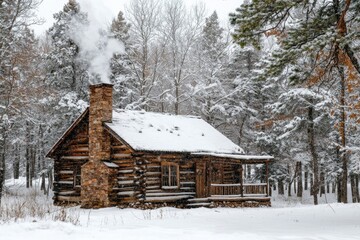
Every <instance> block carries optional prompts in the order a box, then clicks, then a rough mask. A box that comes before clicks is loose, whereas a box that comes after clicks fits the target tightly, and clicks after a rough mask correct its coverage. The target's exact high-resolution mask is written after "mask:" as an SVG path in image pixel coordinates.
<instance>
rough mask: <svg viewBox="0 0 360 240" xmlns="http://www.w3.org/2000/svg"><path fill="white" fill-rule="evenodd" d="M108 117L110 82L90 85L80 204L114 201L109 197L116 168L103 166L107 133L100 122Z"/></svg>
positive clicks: (99, 204)
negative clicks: (86, 157)
mask: <svg viewBox="0 0 360 240" xmlns="http://www.w3.org/2000/svg"><path fill="white" fill-rule="evenodd" d="M111 121H112V84H105V83H102V84H96V85H91V86H90V108H89V161H88V162H87V163H86V164H84V165H83V166H82V167H81V206H82V207H84V208H100V207H108V206H112V205H114V203H112V202H111V201H110V199H109V193H110V192H111V190H112V188H113V186H114V181H115V182H116V174H117V170H116V169H114V168H109V167H107V165H106V164H104V161H109V160H110V152H111V151H110V147H111V143H110V135H109V133H108V132H107V131H106V130H105V129H104V122H111Z"/></svg>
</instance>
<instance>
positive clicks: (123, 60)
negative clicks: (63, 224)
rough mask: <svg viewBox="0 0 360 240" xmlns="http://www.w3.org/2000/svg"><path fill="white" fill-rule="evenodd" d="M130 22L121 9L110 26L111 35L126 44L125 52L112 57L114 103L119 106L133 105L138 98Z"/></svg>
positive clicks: (111, 77)
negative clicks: (132, 67) (133, 68)
mask: <svg viewBox="0 0 360 240" xmlns="http://www.w3.org/2000/svg"><path fill="white" fill-rule="evenodd" d="M129 29H130V24H128V23H127V22H126V20H125V18H124V15H123V13H122V12H121V11H120V12H119V13H118V15H117V17H116V18H115V19H113V21H112V23H111V26H110V36H111V37H113V38H115V39H117V40H119V41H121V42H122V43H123V44H124V45H125V53H117V54H114V56H113V58H112V59H111V76H110V79H111V82H112V83H113V84H114V104H115V105H116V106H117V107H119V108H127V106H129V107H131V103H133V102H134V101H135V100H136V96H135V92H136V89H137V86H136V85H135V84H136V81H135V78H134V75H133V73H132V69H131V65H132V63H131V60H130V58H129V53H128V52H129V51H131V48H132V46H131V42H130V39H129V38H130V35H129Z"/></svg>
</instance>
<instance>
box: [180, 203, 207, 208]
mask: <svg viewBox="0 0 360 240" xmlns="http://www.w3.org/2000/svg"><path fill="white" fill-rule="evenodd" d="M210 205H211V203H209V202H199V203H189V204H187V205H186V207H188V208H197V207H209V206H210Z"/></svg>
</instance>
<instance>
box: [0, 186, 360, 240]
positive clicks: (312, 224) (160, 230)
mask: <svg viewBox="0 0 360 240" xmlns="http://www.w3.org/2000/svg"><path fill="white" fill-rule="evenodd" d="M18 189H23V188H18ZM21 197H22V198H23V197H24V196H21V195H20V194H18V195H16V194H15V195H13V196H7V197H5V200H4V201H3V205H4V204H5V205H6V204H8V205H7V206H9V204H11V202H13V201H15V202H16V201H21V200H20V199H21ZM32 199H37V200H36V201H40V202H41V205H43V206H45V207H44V209H46V211H48V212H49V213H46V214H45V215H44V216H40V217H39V216H35V217H31V216H30V215H31V214H30V215H29V216H27V217H25V218H22V219H18V220H17V221H16V222H14V221H6V222H2V223H1V224H0V239H1V240H10V239H11V240H13V239H27V240H32V239H45V238H48V239H51V240H57V239H62V240H65V239H77V240H82V239H87V240H88V239H110V238H113V239H115V238H117V239H149V240H151V239H157V240H158V239H207V240H210V239H218V240H219V239H248V240H252V239H256V240H263V239H322V240H323V239H334V240H339V239H360V204H337V203H331V204H322V205H319V206H312V205H306V204H301V203H295V201H294V200H293V201H290V202H289V201H285V200H284V199H281V198H277V199H274V200H275V202H276V203H275V204H273V205H274V207H271V208H237V209H230V208H216V209H207V208H199V209H175V208H161V209H156V210H136V209H118V208H107V209H99V210H84V209H80V208H79V207H73V208H69V209H65V210H64V209H61V208H58V207H53V206H51V204H50V203H49V201H50V200H46V197H43V196H41V195H38V194H37V195H36V196H35V197H34V194H33V195H32ZM28 201H32V200H31V199H29V200H28ZM42 201H43V202H42ZM62 220H65V221H62ZM0 222H1V221H0Z"/></svg>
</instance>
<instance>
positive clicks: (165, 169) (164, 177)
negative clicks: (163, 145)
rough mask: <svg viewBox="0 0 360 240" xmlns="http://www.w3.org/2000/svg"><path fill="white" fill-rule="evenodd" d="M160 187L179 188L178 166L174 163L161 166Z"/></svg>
mask: <svg viewBox="0 0 360 240" xmlns="http://www.w3.org/2000/svg"><path fill="white" fill-rule="evenodd" d="M161 185H162V188H163V189H175V188H178V187H179V165H178V164H176V163H162V164H161Z"/></svg>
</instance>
